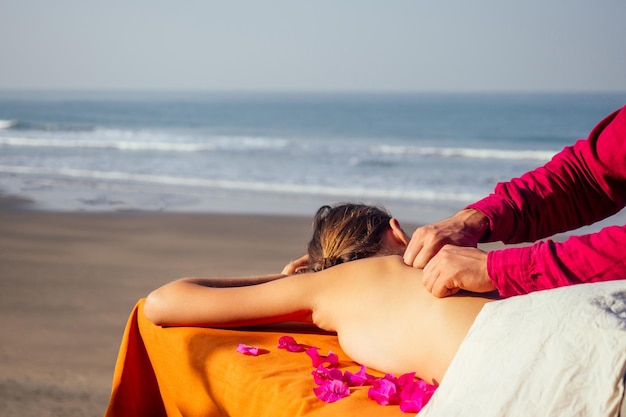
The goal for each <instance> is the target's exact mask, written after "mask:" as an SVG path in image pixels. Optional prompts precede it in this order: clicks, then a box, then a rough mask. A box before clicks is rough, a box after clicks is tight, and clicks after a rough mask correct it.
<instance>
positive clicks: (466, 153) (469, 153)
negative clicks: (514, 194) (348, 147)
mask: <svg viewBox="0 0 626 417" xmlns="http://www.w3.org/2000/svg"><path fill="white" fill-rule="evenodd" d="M372 150H373V151H374V152H379V153H381V154H388V155H418V156H441V157H460V158H469V159H511V160H520V159H528V160H537V161H544V162H546V161H549V160H550V159H551V158H552V157H553V156H554V154H556V153H557V151H531V150H508V149H477V148H438V147H418V146H391V145H380V146H375V147H373V148H372Z"/></svg>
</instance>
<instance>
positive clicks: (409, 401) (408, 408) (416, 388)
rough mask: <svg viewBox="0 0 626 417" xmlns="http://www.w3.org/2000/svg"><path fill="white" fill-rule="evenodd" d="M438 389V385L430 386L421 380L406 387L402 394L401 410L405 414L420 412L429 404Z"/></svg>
mask: <svg viewBox="0 0 626 417" xmlns="http://www.w3.org/2000/svg"><path fill="white" fill-rule="evenodd" d="M436 389H437V386H436V385H430V384H428V383H426V382H424V381H422V380H421V379H420V380H417V381H413V382H411V383H410V384H407V385H405V386H404V388H403V389H402V392H401V393H400V410H402V411H403V412H405V413H417V412H419V411H420V410H421V409H422V408H423V407H424V406H425V405H426V404H427V403H428V401H429V400H430V398H431V397H432V396H433V394H434V393H435V390H436Z"/></svg>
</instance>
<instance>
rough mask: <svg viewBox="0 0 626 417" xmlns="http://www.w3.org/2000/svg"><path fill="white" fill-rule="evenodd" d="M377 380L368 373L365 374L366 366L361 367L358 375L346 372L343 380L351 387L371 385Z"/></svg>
mask: <svg viewBox="0 0 626 417" xmlns="http://www.w3.org/2000/svg"><path fill="white" fill-rule="evenodd" d="M375 379H376V378H375V377H374V376H372V375H370V374H368V373H367V372H365V366H363V365H361V369H359V372H357V373H356V374H353V373H352V372H350V371H346V372H345V374H344V377H343V380H344V381H346V383H347V384H348V386H349V387H362V386H363V385H366V384H371V383H372V381H374V380H375Z"/></svg>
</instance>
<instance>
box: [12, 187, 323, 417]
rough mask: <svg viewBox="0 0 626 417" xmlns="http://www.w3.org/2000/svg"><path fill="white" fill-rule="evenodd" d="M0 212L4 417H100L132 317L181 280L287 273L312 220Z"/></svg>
mask: <svg viewBox="0 0 626 417" xmlns="http://www.w3.org/2000/svg"><path fill="white" fill-rule="evenodd" d="M1 201H2V204H1V205H0V309H1V313H0V314H1V317H2V333H1V335H0V338H1V339H0V415H3V416H21V417H29V416H33V417H34V416H37V417H44V416H65V417H68V416H101V415H103V413H104V411H105V408H106V406H107V403H108V399H109V394H110V389H111V378H112V375H113V369H114V365H115V360H116V356H117V351H118V348H119V344H120V341H121V337H122V333H123V330H124V327H125V324H126V320H127V318H128V315H129V313H130V312H131V310H132V308H133V306H134V304H135V303H136V301H137V300H138V299H139V298H141V297H145V296H146V295H147V294H148V293H149V292H150V291H151V290H152V289H154V288H156V287H158V286H160V285H162V284H164V283H166V282H168V281H170V280H173V279H176V278H179V277H183V276H238V275H253V274H269V273H277V272H280V270H281V269H282V267H283V265H284V264H285V263H286V262H288V261H289V260H290V259H293V258H295V257H297V256H299V255H300V254H302V253H303V252H304V250H305V243H306V241H307V239H308V237H309V232H310V228H311V224H310V219H309V218H304V217H273V216H244V215H210V214H207V215H200V214H151V213H137V212H118V213H96V214H94V213H53V212H37V211H29V210H25V209H24V208H25V207H26V208H27V207H28V206H27V205H26V206H25V205H24V204H23V202H22V201H20V200H18V199H8V198H3V199H2V200H1Z"/></svg>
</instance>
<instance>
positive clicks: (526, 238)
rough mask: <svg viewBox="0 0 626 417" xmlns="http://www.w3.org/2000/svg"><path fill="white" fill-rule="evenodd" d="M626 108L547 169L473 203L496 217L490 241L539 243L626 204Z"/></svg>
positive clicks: (568, 149) (540, 169)
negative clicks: (543, 239)
mask: <svg viewBox="0 0 626 417" xmlns="http://www.w3.org/2000/svg"><path fill="white" fill-rule="evenodd" d="M625 156H626V107H625V108H624V109H622V110H621V111H619V112H615V113H613V114H612V115H610V116H608V117H607V118H605V119H604V120H603V121H601V122H600V123H599V124H598V125H597V126H596V127H595V128H594V129H593V130H592V132H591V133H590V135H589V138H588V139H587V140H581V141H578V142H577V143H576V144H575V145H574V146H571V147H567V148H565V149H564V150H563V151H562V152H560V153H559V154H557V155H556V156H555V157H554V158H553V159H552V160H551V161H550V162H548V163H547V164H546V165H544V166H543V167H539V168H537V169H536V170H534V171H532V172H529V173H527V174H524V175H523V176H521V177H520V178H515V179H512V180H511V181H509V182H506V183H500V184H498V185H497V186H496V189H495V191H494V193H493V194H491V195H490V196H489V197H487V198H485V199H483V200H481V201H478V202H476V203H474V204H472V205H470V206H469V207H471V208H474V209H477V210H479V211H481V212H482V213H484V214H485V215H486V216H487V217H488V218H489V220H490V226H491V227H490V230H491V234H490V235H489V236H487V240H488V241H498V240H499V241H503V242H505V243H517V242H534V241H536V240H537V239H541V238H545V237H549V236H552V235H554V234H555V233H559V232H564V231H569V230H573V229H576V228H578V227H580V226H583V225H587V224H591V223H594V222H596V221H598V220H601V219H604V218H606V217H608V216H610V215H612V214H614V213H616V212H617V211H619V210H620V209H622V208H623V207H624V206H625V205H626V164H625V163H624V157H625Z"/></svg>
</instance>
